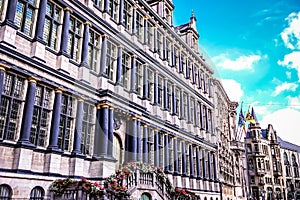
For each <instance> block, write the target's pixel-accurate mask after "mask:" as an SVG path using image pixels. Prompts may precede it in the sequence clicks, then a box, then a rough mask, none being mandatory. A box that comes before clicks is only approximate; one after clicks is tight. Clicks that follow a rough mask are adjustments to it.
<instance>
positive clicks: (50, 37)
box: [43, 1, 63, 51]
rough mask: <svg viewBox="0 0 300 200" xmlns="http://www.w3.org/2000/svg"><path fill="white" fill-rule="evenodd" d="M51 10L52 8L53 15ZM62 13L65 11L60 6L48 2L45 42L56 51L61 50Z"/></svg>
mask: <svg viewBox="0 0 300 200" xmlns="http://www.w3.org/2000/svg"><path fill="white" fill-rule="evenodd" d="M49 8H51V10H52V13H50V9H49ZM62 13H63V9H62V8H61V7H60V6H58V5H57V4H56V3H54V2H53V1H47V6H46V13H45V24H44V30H43V40H44V41H45V42H46V45H47V46H48V47H49V48H51V49H54V50H56V51H57V50H58V49H59V42H60V41H59V33H60V32H61V27H62V26H61V25H62V17H61V16H62ZM47 24H48V26H47ZM47 28H48V29H47ZM47 30H48V31H47Z"/></svg>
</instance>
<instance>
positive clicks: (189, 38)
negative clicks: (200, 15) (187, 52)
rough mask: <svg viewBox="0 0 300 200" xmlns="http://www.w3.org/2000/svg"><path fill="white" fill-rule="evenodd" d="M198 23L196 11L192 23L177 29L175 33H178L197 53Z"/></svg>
mask: <svg viewBox="0 0 300 200" xmlns="http://www.w3.org/2000/svg"><path fill="white" fill-rule="evenodd" d="M196 21H197V20H196V17H195V13H194V10H192V16H191V17H190V21H189V22H188V23H186V24H182V25H179V26H177V27H175V31H177V33H178V34H179V35H180V36H181V38H182V39H183V40H184V41H185V42H186V43H187V44H188V45H189V46H190V47H191V48H192V49H194V50H195V51H196V52H197V51H198V39H199V34H198V30H197V27H196Z"/></svg>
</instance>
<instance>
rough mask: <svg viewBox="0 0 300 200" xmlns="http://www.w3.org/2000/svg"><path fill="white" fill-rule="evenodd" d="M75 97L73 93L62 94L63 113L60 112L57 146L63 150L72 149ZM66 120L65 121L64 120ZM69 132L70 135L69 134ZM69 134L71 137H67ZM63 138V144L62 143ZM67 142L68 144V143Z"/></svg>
mask: <svg viewBox="0 0 300 200" xmlns="http://www.w3.org/2000/svg"><path fill="white" fill-rule="evenodd" d="M74 104H75V99H74V97H72V96H71V95H68V94H62V99H61V113H60V125H59V135H58V144H57V147H58V148H59V149H61V150H65V151H69V152H70V151H71V147H72V146H71V144H72V140H71V139H72V133H73V132H74V131H73V127H74V119H75V114H74V111H75V109H74V108H75V106H74ZM63 120H64V121H63ZM67 132H69V135H67ZM67 136H69V137H67ZM60 140H61V144H60ZM66 144H67V145H66Z"/></svg>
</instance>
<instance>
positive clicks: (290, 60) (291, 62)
mask: <svg viewBox="0 0 300 200" xmlns="http://www.w3.org/2000/svg"><path fill="white" fill-rule="evenodd" d="M277 63H278V64H279V65H281V66H284V67H287V68H288V69H295V70H296V71H297V73H298V81H300V51H294V52H292V53H289V54H286V55H285V56H284V59H283V61H280V60H278V61H277Z"/></svg>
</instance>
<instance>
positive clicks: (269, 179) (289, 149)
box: [245, 122, 300, 200]
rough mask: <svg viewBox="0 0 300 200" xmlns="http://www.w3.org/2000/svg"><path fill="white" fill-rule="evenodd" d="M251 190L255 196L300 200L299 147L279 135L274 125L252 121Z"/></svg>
mask: <svg viewBox="0 0 300 200" xmlns="http://www.w3.org/2000/svg"><path fill="white" fill-rule="evenodd" d="M245 148H246V160H247V172H248V174H247V175H248V183H249V184H248V191H249V194H250V195H251V196H252V197H253V198H255V199H267V200H271V199H300V196H299V192H300V187H299V153H298V151H299V147H298V146H297V145H293V144H290V143H287V142H285V141H284V140H282V139H280V138H279V137H278V136H277V133H276V131H275V130H274V128H273V126H272V125H271V124H269V125H268V127H267V128H266V129H262V128H261V127H260V125H259V123H258V122H256V123H255V124H251V123H250V124H249V127H248V132H247V136H246V138H245Z"/></svg>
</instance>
